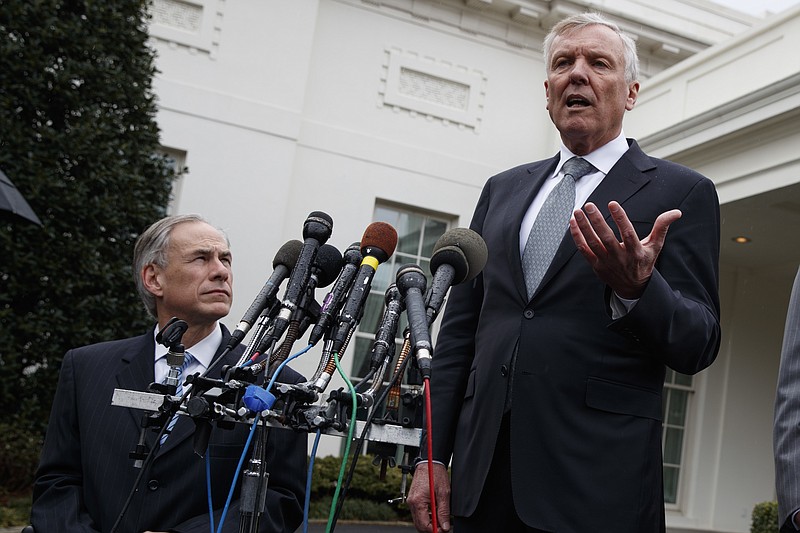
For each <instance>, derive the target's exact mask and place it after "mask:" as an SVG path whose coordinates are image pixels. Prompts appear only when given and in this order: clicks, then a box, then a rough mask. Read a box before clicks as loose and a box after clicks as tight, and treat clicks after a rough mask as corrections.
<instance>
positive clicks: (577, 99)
mask: <svg viewBox="0 0 800 533" xmlns="http://www.w3.org/2000/svg"><path fill="white" fill-rule="evenodd" d="M591 105H592V104H591V102H589V100H587V99H586V98H584V97H583V96H578V95H575V96H570V97H568V98H567V107H568V108H570V109H574V108H581V107H589V106H591Z"/></svg>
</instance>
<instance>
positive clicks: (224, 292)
mask: <svg viewBox="0 0 800 533" xmlns="http://www.w3.org/2000/svg"><path fill="white" fill-rule="evenodd" d="M206 294H212V295H222V296H225V297H230V294H229V293H228V291H225V290H222V289H216V290H211V291H208V292H206Z"/></svg>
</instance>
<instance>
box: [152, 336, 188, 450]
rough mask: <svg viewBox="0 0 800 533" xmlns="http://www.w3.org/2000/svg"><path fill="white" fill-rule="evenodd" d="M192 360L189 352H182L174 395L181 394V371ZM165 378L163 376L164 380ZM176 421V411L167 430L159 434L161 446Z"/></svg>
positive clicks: (183, 370) (179, 395)
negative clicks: (181, 361)
mask: <svg viewBox="0 0 800 533" xmlns="http://www.w3.org/2000/svg"><path fill="white" fill-rule="evenodd" d="M192 362H194V356H193V355H192V354H190V353H189V352H184V354H183V364H182V365H181V366H180V368H178V385H177V387H176V389H175V396H178V397H181V395H183V381H184V380H183V373H184V372H185V371H186V369H187V368H189V365H191V364H192ZM166 380H167V378H164V381H166ZM177 422H178V413H175V415H173V417H172V418H171V419H170V421H169V423H168V424H167V430H166V431H165V432H164V434H163V435H161V441H160V442H161V445H162V446H163V445H164V443H165V442H166V441H167V437H169V434H170V433H171V432H172V428H174V427H175V424H176V423H177Z"/></svg>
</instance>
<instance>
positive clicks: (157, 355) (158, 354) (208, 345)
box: [153, 325, 222, 383]
mask: <svg viewBox="0 0 800 533" xmlns="http://www.w3.org/2000/svg"><path fill="white" fill-rule="evenodd" d="M153 335H154V336H155V335H158V326H156V328H155V332H154V333H153ZM220 343H222V328H220V327H219V325H217V327H215V328H214V330H213V331H212V332H211V333H210V334H209V335H207V336H206V337H205V338H204V339H203V340H201V341H200V342H198V343H196V344H195V345H194V346H187V347H186V351H187V352H189V353H191V354H192V355H193V356H194V361H192V363H191V364H190V365H189V366H188V367H187V368H186V370H185V371H184V376H190V375H192V374H194V373H195V372H200V373H201V374H202V373H203V372H205V371H206V369H207V368H208V366H209V365H210V364H211V362H212V361H213V360H214V355H215V354H216V353H217V348H219V345H220ZM167 351H168V350H167V348H166V347H164V346H162V345H161V344H159V343H158V342H156V347H155V351H154V353H153V358H154V361H155V367H154V370H155V379H154V382H155V383H163V382H164V379H165V378H166V377H167V374H168V373H169V365H168V364H167Z"/></svg>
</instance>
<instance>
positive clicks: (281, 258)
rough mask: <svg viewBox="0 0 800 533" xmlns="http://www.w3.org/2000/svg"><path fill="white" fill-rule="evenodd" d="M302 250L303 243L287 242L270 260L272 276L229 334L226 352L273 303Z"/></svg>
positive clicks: (240, 339)
mask: <svg viewBox="0 0 800 533" xmlns="http://www.w3.org/2000/svg"><path fill="white" fill-rule="evenodd" d="M302 248H303V243H302V242H300V241H298V240H293V241H287V242H286V243H285V244H284V245H283V246H281V247H280V249H279V250H278V252H277V253H276V254H275V258H274V259H273V260H272V268H273V269H274V270H273V271H272V275H271V276H270V277H269V279H268V280H267V282H266V283H265V284H264V286H263V287H262V288H261V291H260V292H259V293H258V296H256V299H255V300H253V303H251V304H250V307H249V308H248V309H247V311H246V312H245V313H244V316H243V317H242V319H241V320H240V321H239V323H238V324H236V329H234V330H233V332H231V338H230V340H229V341H228V345H227V347H226V349H227V350H233V349H234V348H236V346H238V345H239V343H240V342H242V340H243V339H244V338H245V336H246V335H247V332H249V331H250V328H251V327H253V324H254V323H255V321H256V320H257V319H258V317H259V315H260V314H261V313H262V312H263V311H264V310H265V309H266V308H268V307H272V305H273V304H274V303H275V296H276V295H277V294H278V289H280V286H281V282H282V281H283V280H284V279H286V277H287V276H288V275H289V273H290V272H291V271H292V269H293V268H294V265H295V264H296V263H297V258H298V257H299V256H300V250H301V249H302Z"/></svg>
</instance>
